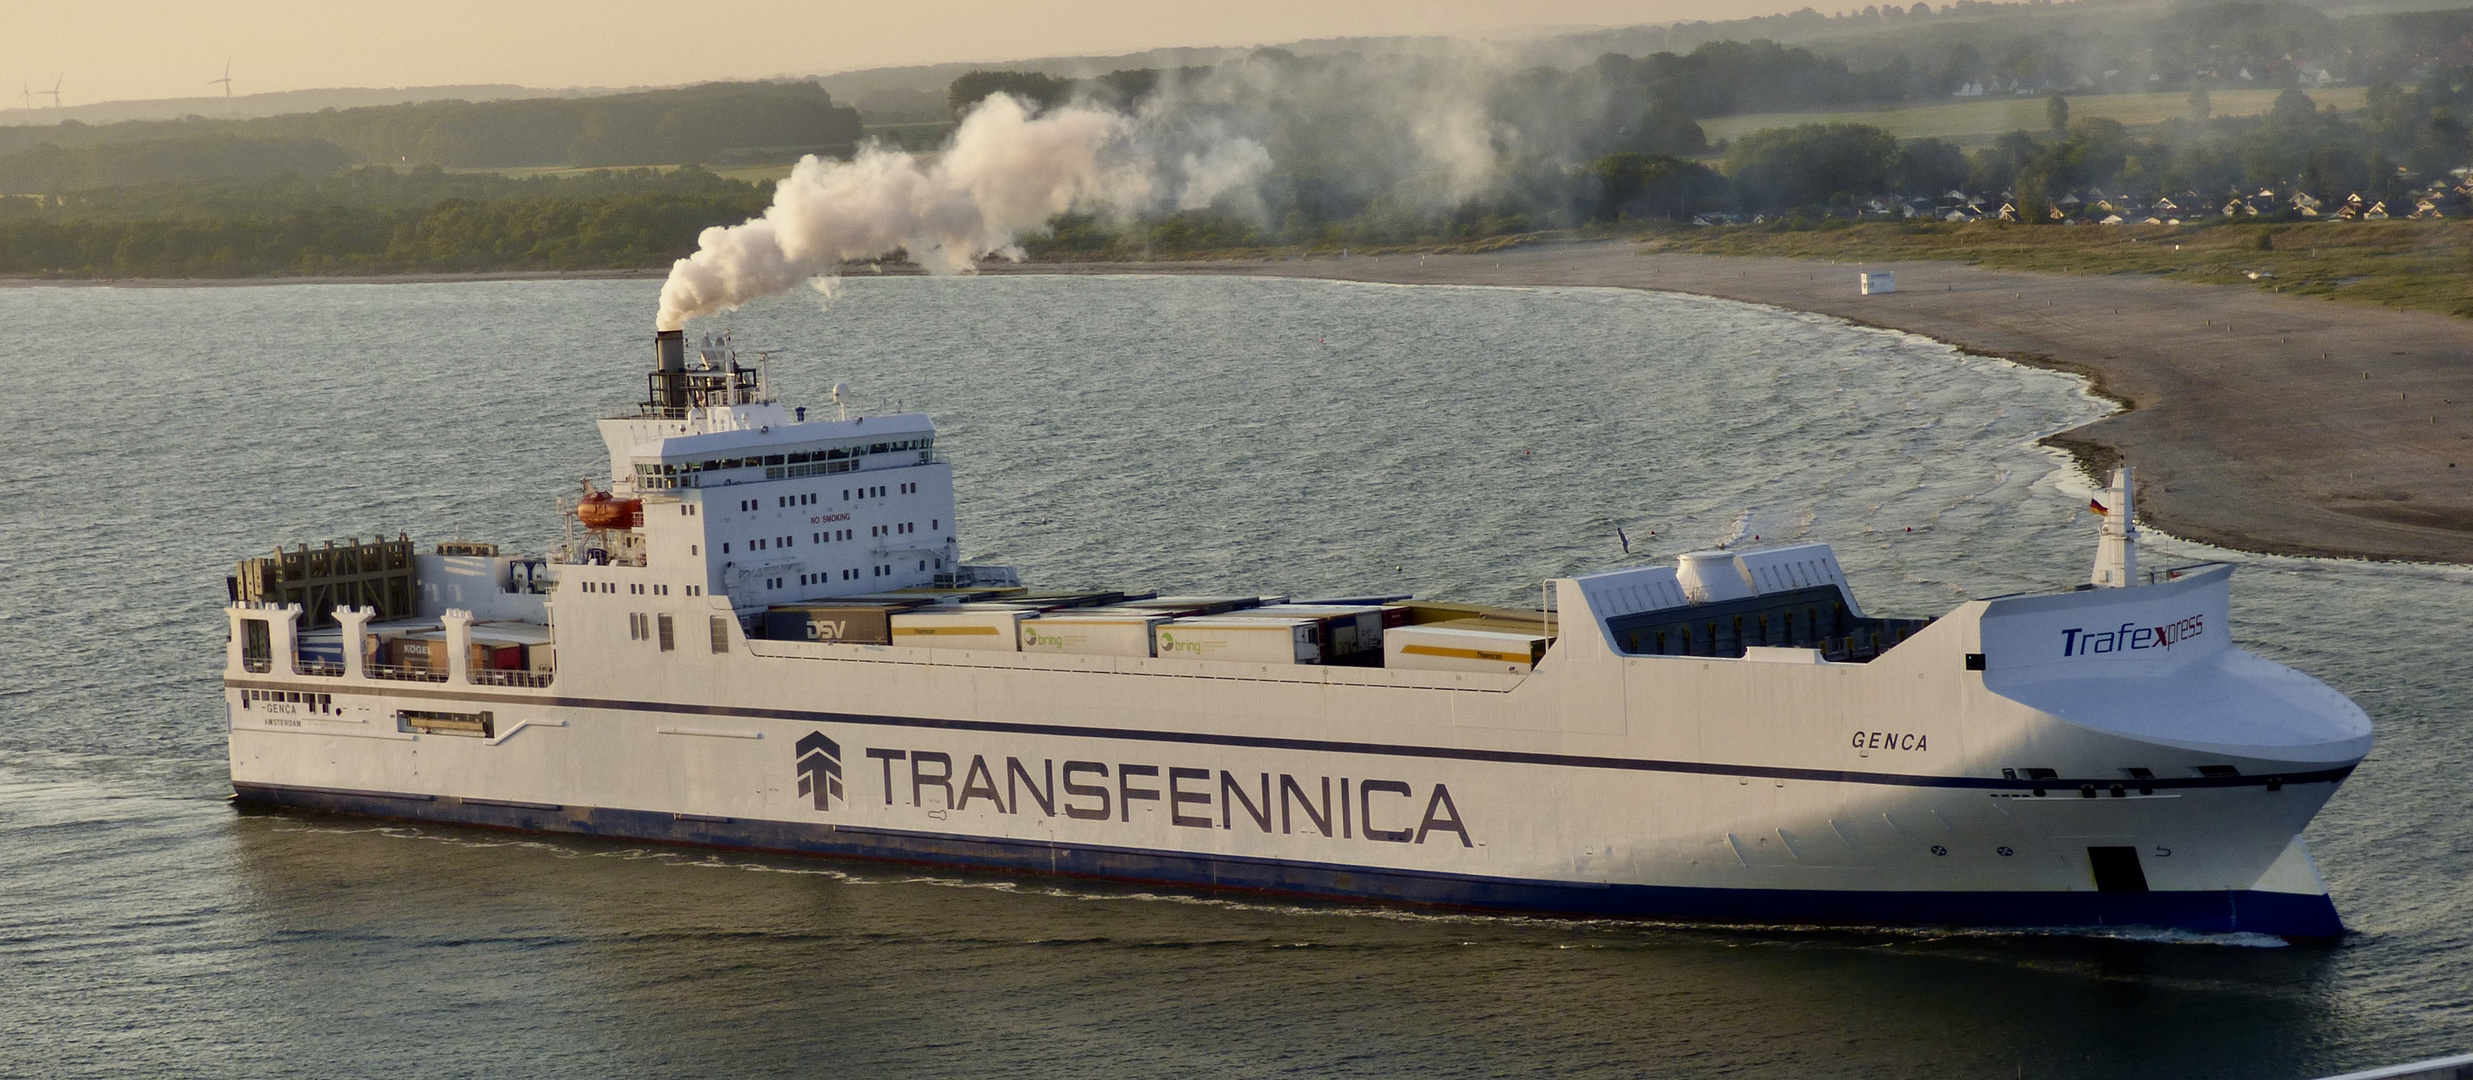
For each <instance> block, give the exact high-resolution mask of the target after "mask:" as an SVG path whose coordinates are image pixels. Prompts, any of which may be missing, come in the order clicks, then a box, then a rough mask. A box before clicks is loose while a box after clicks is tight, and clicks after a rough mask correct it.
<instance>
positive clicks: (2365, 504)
mask: <svg viewBox="0 0 2473 1080" xmlns="http://www.w3.org/2000/svg"><path fill="white" fill-rule="evenodd" d="M1865 270H1869V271H1872V272H1881V271H1891V272H1894V273H1896V274H1897V282H1898V289H1899V291H1898V292H1895V293H1890V294H1885V295H1879V296H1862V295H1859V294H1858V292H1857V289H1856V274H1857V273H1859V272H1861V271H1865ZM885 272H887V273H895V274H901V273H916V272H917V271H916V270H915V268H910V267H898V268H896V267H888V268H887V269H886V271H885ZM981 272H983V273H989V274H1216V275H1247V276H1269V277H1294V278H1312V279H1325V280H1337V281H1359V282H1369V283H1382V284H1403V285H1494V286H1513V287H1519V286H1529V287H1541V286H1544V287H1551V286H1573V287H1595V288H1630V289H1643V290H1651V291H1660V292H1677V293H1688V294H1694V295H1701V296H1712V297H1718V298H1721V299H1728V300H1738V301H1743V302H1747V303H1756V304H1765V305H1769V306H1774V307H1780V308H1787V309H1791V310H1795V311H1802V312H1808V313H1812V314H1818V315H1825V316H1829V317H1832V318H1838V319H1843V320H1846V321H1848V322H1852V323H1855V324H1857V325H1862V326H1870V327H1876V328H1880V329H1888V330H1899V331H1903V332H1907V333H1912V334H1918V335H1921V336H1924V337H1928V338H1931V339H1933V340H1936V341H1940V342H1942V343H1945V344H1948V345H1950V346H1952V347H1954V348H1957V349H1960V350H1963V351H1966V352H1969V353H1973V354H1976V355H1980V356H1991V357H1997V358H2001V359H2006V360H2011V361H2014V362H2017V363H2021V364H2026V365H2028V366H2032V367H2039V368H2044V369H2047V370H2054V371H2060V372H2065V373H2068V374H2073V375H2077V376H2080V377H2082V378H2085V379H2086V380H2088V383H2089V385H2090V389H2091V391H2092V392H2093V393H2095V394H2096V395H2098V396H2101V397H2104V398H2107V399H2109V400H2112V401H2115V402H2117V403H2119V404H2120V406H2121V408H2120V411H2118V412H2115V413H2113V414H2112V415H2110V416H2106V417H2104V418H2102V419H2099V420H2097V421H2095V422H2093V423H2090V424H2086V425H2083V426H2081V427H2077V428H2073V429H2071V430H2068V431H2064V432H2060V433H2058V434H2055V435H2053V436H2050V437H2048V438H2046V439H2045V440H2044V442H2045V443H2046V444H2047V445H2050V446H2054V447H2056V448H2059V449H2061V450H2064V451H2067V452H2068V453H2069V454H2071V455H2072V457H2074V458H2075V459H2076V460H2077V461H2078V462H2079V463H2080V465H2081V467H2082V468H2089V469H2090V470H2094V469H2101V468H2102V467H2104V466H2107V465H2109V464H2110V463H2111V462H2112V461H2114V460H2125V461H2126V462H2127V463H2128V464H2130V465H2132V466H2134V467H2136V469H2137V474H2138V496H2139V509H2140V515H2139V516H2140V518H2141V519H2142V520H2143V521H2144V522H2145V523H2146V524H2148V525H2151V526H2153V527H2155V528H2157V529H2160V530H2162V531H2164V532H2167V533H2170V534H2172V535H2174V536H2178V537H2181V538H2184V539H2188V540H2193V541H2197V542H2200V543H2205V544H2210V545H2213V546H2216V547H2222V548H2229V549H2233V550H2240V551H2251V552H2260V553H2266V554H2277V555H2306V556H2320V557H2335V558H2355V559H2370V560H2404V561H2416V562H2438V563H2473V367H2468V365H2466V364H2465V362H2464V358H2466V357H2473V320H2465V319H2457V318H2450V317H2448V316H2444V315H2437V314H2431V313H2426V312H2413V311H2396V310H2389V309H2381V308H2373V307H2366V306H2362V305H2355V304H2341V303H2333V302H2330V301H2327V300H2323V299H2317V298H2309V297H2298V296H2287V295H2278V294H2274V293H2269V292H2264V291H2261V290H2257V289H2249V288H2242V287H2237V286H2227V285H2201V284H2190V283H2184V282H2175V281H2162V280H2157V279H2154V278H2152V277H2148V276H2145V275H2128V274H2115V275H2072V274H2057V273H2045V272H2036V271H2018V270H1994V269H1986V268H1982V267H1977V266H1969V265H1964V264H1959V263H1947V262H1896V263H1872V264H1851V263H1832V262H1820V261H1813V260H1803V259H1789V258H1779V257H1770V256H1733V255H1697V254H1687V253H1677V252H1650V251H1645V250H1643V249H1642V248H1641V247H1640V246H1638V245H1636V244H1633V243H1629V242H1623V241H1596V242H1576V243H1562V244H1552V245H1534V246H1528V247H1518V248H1509V249H1505V250H1500V251H1491V252H1485V253H1481V254H1449V255H1436V254H1424V255H1418V254H1394V255H1383V256H1354V257H1347V258H1332V257H1317V258H1310V259H1281V260H1221V261H1208V262H1203V261H1193V262H1125V263H1070V262H1053V263H1041V262H1032V263H1022V264H1005V263H997V264H992V265H986V266H983V267H982V268H981ZM666 275H667V271H666V270H616V271H584V272H573V273H569V272H558V271H530V272H509V273H475V274H419V275H398V276H386V277H374V276H373V277H310V278H235V279H202V280H201V279H129V280H114V281H97V280H75V281H71V280H61V281H49V280H39V279H9V280H0V288H5V287H37V286H57V287H63V288H100V287H118V288H198V287H210V286H265V285H302V284H420V283H427V284H435V283H444V282H467V281H534V280H563V279H630V278H658V277H664V276H666Z"/></svg>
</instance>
